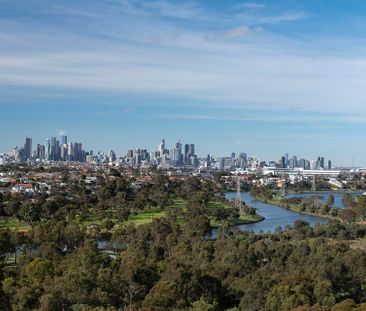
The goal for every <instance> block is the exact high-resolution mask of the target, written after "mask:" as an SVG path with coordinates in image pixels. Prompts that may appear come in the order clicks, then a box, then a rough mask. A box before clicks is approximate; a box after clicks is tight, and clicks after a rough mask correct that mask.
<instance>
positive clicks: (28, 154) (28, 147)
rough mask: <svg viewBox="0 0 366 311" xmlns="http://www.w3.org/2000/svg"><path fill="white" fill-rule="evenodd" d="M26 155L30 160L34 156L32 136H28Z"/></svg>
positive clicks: (25, 145) (25, 148)
mask: <svg viewBox="0 0 366 311" xmlns="http://www.w3.org/2000/svg"><path fill="white" fill-rule="evenodd" d="M24 156H25V159H26V160H28V159H30V158H31V157H32V138H30V137H26V138H25V143H24Z"/></svg>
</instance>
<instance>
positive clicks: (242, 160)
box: [238, 152, 248, 168]
mask: <svg viewBox="0 0 366 311" xmlns="http://www.w3.org/2000/svg"><path fill="white" fill-rule="evenodd" d="M238 160H239V166H240V167H242V168H246V167H248V155H247V154H246V153H244V152H243V153H240V154H239V159H238Z"/></svg>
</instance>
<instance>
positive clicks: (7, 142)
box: [0, 0, 366, 166]
mask: <svg viewBox="0 0 366 311" xmlns="http://www.w3.org/2000/svg"><path fill="white" fill-rule="evenodd" d="M365 15H366V3H364V2H363V1H356V0H347V1H345V0H342V1H339V0H327V1H325V0H317V1H313V0H308V1H300V0H297V1H295V0H292V1H290V0H288V1H214V0H210V1H208V0H207V1H172V0H170V1H168V0H151V1H133V0H88V1H87V0H64V1H61V0H24V1H13V0H1V1H0V120H1V125H2V127H1V128H2V131H1V134H0V152H1V151H3V152H6V151H9V150H11V149H12V147H13V146H14V145H21V144H22V143H23V141H24V137H25V136H26V135H30V136H31V137H32V138H33V141H34V143H37V142H43V141H44V140H45V139H46V138H48V137H50V136H53V135H57V133H58V131H59V130H62V131H65V132H66V133H67V134H68V136H69V137H70V139H71V140H73V141H81V142H83V143H84V146H85V147H86V148H87V149H94V150H104V151H107V150H108V149H109V148H111V147H112V148H113V149H115V150H116V151H117V152H118V153H124V152H125V151H126V150H127V149H128V148H135V147H144V148H148V149H151V148H155V147H156V145H157V144H158V143H159V141H160V139H161V138H163V137H164V138H166V140H167V143H168V144H173V143H174V142H175V141H177V140H178V139H181V140H182V141H183V142H189V143H195V144H196V145H197V147H196V148H197V152H198V153H199V154H200V155H204V154H207V153H212V154H214V155H216V156H221V155H226V154H230V153H231V152H232V151H234V152H247V153H249V154H251V155H257V156H258V157H260V158H261V159H266V160H270V159H275V160H277V159H279V157H280V156H281V155H282V154H283V153H285V152H289V153H290V154H296V155H298V156H303V157H307V158H310V159H312V158H316V157H317V156H318V155H324V156H325V157H327V158H332V159H333V161H334V163H335V164H338V165H350V164H351V162H352V159H354V163H355V164H357V165H362V166H366V156H365V154H366V145H365V144H364V141H365V138H366V104H365V103H366V44H365V43H366V37H365V33H366V20H365V18H364V16H365Z"/></svg>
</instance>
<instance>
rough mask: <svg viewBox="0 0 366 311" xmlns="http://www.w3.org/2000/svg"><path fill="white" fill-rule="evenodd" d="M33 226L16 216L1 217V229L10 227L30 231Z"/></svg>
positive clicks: (10, 228)
mask: <svg viewBox="0 0 366 311" xmlns="http://www.w3.org/2000/svg"><path fill="white" fill-rule="evenodd" d="M30 228H31V226H29V225H27V224H26V223H23V222H20V221H19V220H18V219H17V218H15V217H5V216H1V217H0V229H9V230H17V231H28V230H29V229H30Z"/></svg>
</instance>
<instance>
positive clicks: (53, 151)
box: [50, 137, 57, 161]
mask: <svg viewBox="0 0 366 311" xmlns="http://www.w3.org/2000/svg"><path fill="white" fill-rule="evenodd" d="M56 142H57V140H56V137H52V138H51V147H50V160H51V161H56V158H57V155H56V154H57V146H56Z"/></svg>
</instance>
